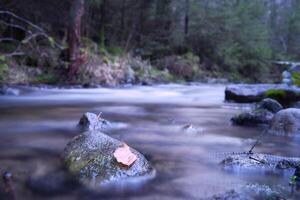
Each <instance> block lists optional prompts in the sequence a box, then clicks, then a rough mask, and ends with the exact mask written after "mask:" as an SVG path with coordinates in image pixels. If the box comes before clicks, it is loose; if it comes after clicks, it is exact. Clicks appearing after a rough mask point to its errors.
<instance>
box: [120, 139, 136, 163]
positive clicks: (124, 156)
mask: <svg viewBox="0 0 300 200" xmlns="http://www.w3.org/2000/svg"><path fill="white" fill-rule="evenodd" d="M114 157H115V158H116V160H117V162H118V163H121V164H123V165H125V166H128V167H129V166H131V165H132V164H133V163H134V162H135V161H136V159H137V156H136V155H135V154H134V153H132V152H131V151H130V148H129V146H128V145H127V144H125V143H124V144H123V146H122V147H119V148H117V149H116V150H115V152H114Z"/></svg>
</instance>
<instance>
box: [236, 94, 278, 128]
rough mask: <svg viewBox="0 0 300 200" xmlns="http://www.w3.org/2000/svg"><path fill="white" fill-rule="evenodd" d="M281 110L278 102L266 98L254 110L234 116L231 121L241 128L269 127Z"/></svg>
mask: <svg viewBox="0 0 300 200" xmlns="http://www.w3.org/2000/svg"><path fill="white" fill-rule="evenodd" d="M281 109H283V107H282V105H281V104H280V103H279V102H278V101H276V100H274V99H270V98H266V99H263V100H262V101H261V102H260V103H258V104H257V106H256V107H255V108H254V109H253V110H251V111H248V112H243V113H241V114H239V115H237V116H234V117H233V118H232V119H231V121H232V122H233V123H234V124H236V125H241V126H252V125H261V124H266V125H268V124H269V123H270V122H271V120H272V118H273V116H274V114H275V113H276V112H278V111H280V110H281Z"/></svg>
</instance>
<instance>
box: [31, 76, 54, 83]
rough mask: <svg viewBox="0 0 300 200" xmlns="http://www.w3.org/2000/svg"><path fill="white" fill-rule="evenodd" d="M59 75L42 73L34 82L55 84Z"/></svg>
mask: <svg viewBox="0 0 300 200" xmlns="http://www.w3.org/2000/svg"><path fill="white" fill-rule="evenodd" d="M57 81H58V77H57V76H56V75H54V74H41V75H39V76H37V77H36V78H35V80H34V81H33V82H34V83H43V84H55V83H57Z"/></svg>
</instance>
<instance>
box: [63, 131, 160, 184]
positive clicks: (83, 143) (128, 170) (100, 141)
mask: <svg viewBox="0 0 300 200" xmlns="http://www.w3.org/2000/svg"><path fill="white" fill-rule="evenodd" d="M123 145H124V143H122V142H120V141H118V140H116V139H114V138H111V137H109V136H107V135H105V134H103V133H101V132H97V131H89V132H85V133H83V134H81V135H79V136H76V137H75V138H74V139H73V140H72V141H71V142H69V143H68V145H67V146H66V148H65V150H64V160H65V164H66V166H67V168H68V170H69V171H70V172H71V173H72V174H74V175H75V176H77V177H79V178H80V180H81V181H82V182H83V183H85V184H86V185H87V186H91V187H96V186H99V185H103V184H106V183H112V182H116V181H126V180H130V179H131V178H141V179H143V178H145V179H146V178H152V177H153V176H154V174H155V170H154V168H153V167H152V166H151V164H150V163H149V162H148V161H147V160H146V158H145V157H144V156H143V155H142V154H141V153H139V152H138V151H136V150H135V149H132V148H130V150H131V152H132V153H133V154H135V155H136V157H137V159H136V161H135V162H134V163H133V164H132V165H131V166H124V165H122V164H120V163H118V162H117V161H116V158H115V157H114V152H115V150H116V149H117V148H119V147H122V146H123Z"/></svg>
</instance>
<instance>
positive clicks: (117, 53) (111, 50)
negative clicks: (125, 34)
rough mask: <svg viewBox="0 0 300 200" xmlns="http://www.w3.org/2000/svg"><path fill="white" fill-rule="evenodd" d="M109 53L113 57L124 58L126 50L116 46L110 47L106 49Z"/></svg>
mask: <svg viewBox="0 0 300 200" xmlns="http://www.w3.org/2000/svg"><path fill="white" fill-rule="evenodd" d="M106 50H107V52H108V53H110V54H111V55H113V56H122V55H124V49H122V48H121V47H119V46H116V45H110V46H108V47H107V48H106Z"/></svg>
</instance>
